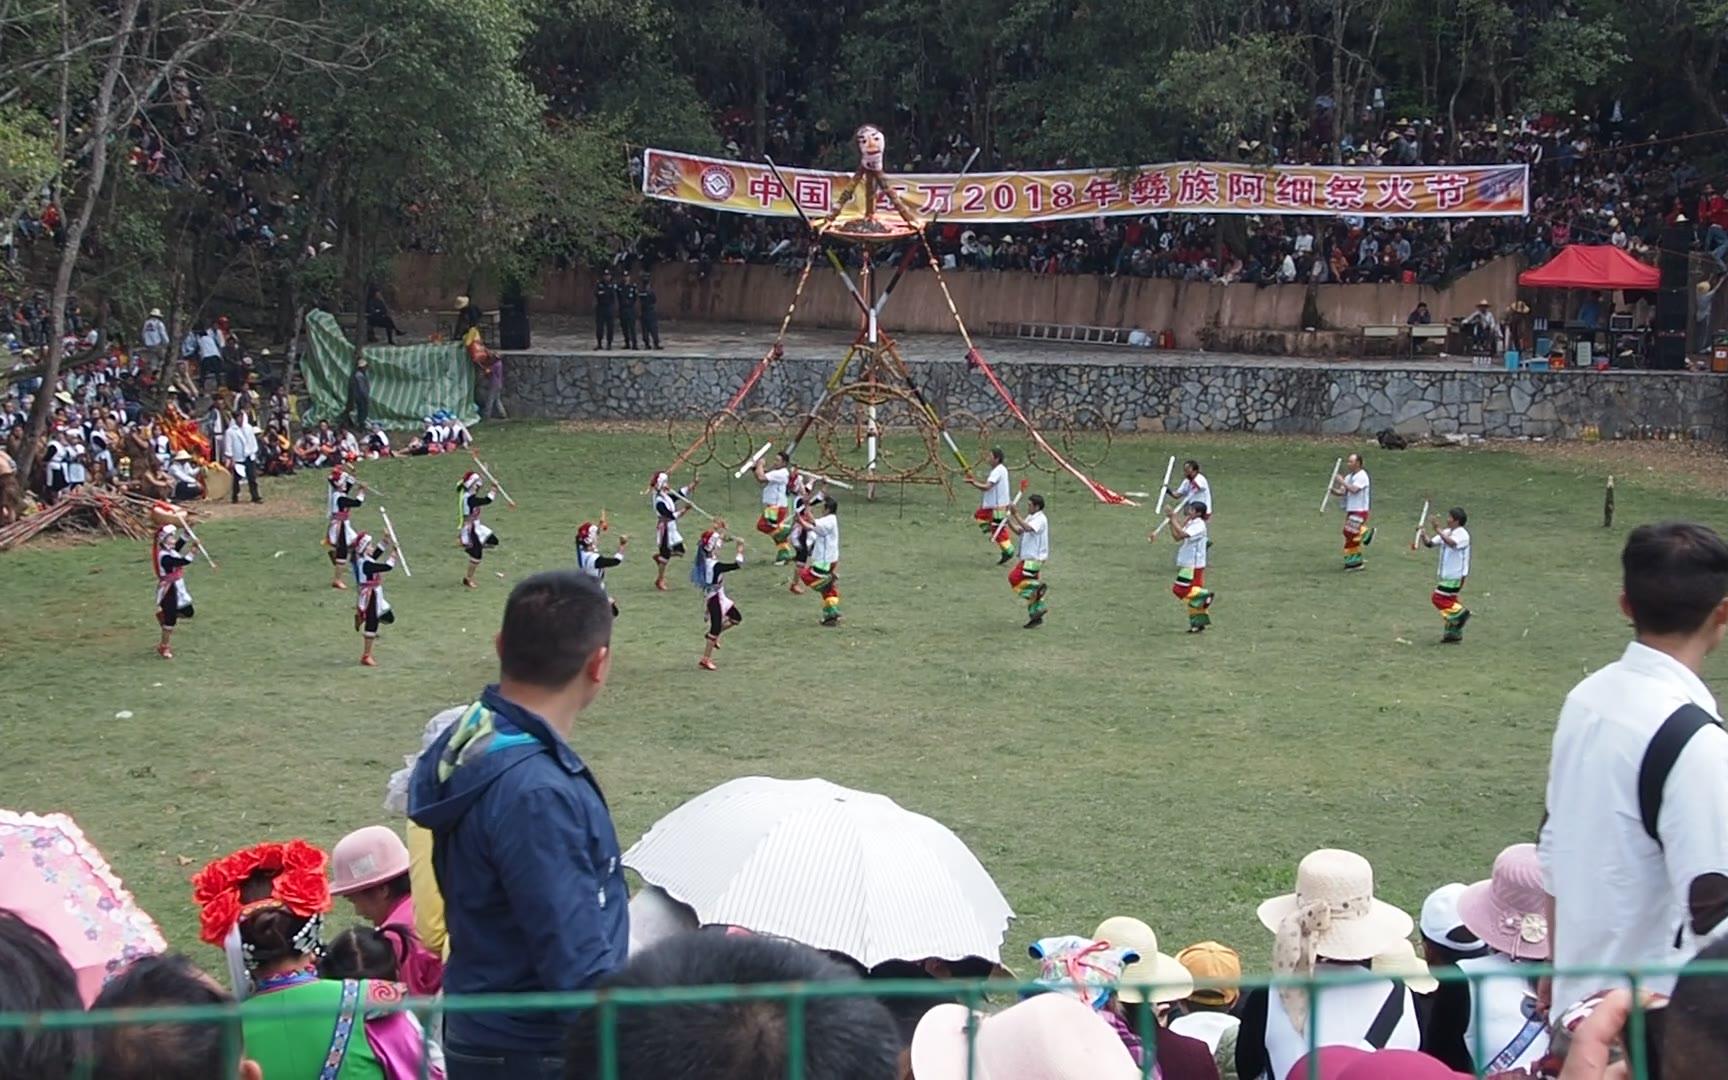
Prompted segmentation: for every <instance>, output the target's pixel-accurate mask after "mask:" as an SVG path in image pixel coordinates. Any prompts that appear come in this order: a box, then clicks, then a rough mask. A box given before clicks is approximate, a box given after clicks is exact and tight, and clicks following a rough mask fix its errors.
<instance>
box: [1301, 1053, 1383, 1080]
mask: <svg viewBox="0 0 1728 1080" xmlns="http://www.w3.org/2000/svg"><path fill="white" fill-rule="evenodd" d="M1369 1053H1370V1052H1369V1051H1367V1050H1362V1049H1359V1048H1357V1047H1354V1046H1322V1047H1320V1048H1319V1049H1317V1050H1315V1051H1314V1052H1313V1053H1312V1054H1305V1055H1303V1056H1302V1058H1300V1059H1299V1060H1298V1061H1297V1062H1296V1064H1294V1065H1292V1066H1291V1067H1290V1071H1289V1072H1287V1073H1285V1074H1284V1080H1338V1078H1339V1077H1341V1076H1343V1075H1344V1070H1345V1069H1348V1068H1349V1067H1350V1066H1352V1065H1354V1064H1356V1063H1357V1062H1358V1061H1361V1060H1362V1059H1364V1058H1366V1057H1368V1056H1369Z"/></svg>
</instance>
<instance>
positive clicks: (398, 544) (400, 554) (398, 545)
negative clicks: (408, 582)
mask: <svg viewBox="0 0 1728 1080" xmlns="http://www.w3.org/2000/svg"><path fill="white" fill-rule="evenodd" d="M378 514H379V516H381V517H382V518H383V519H384V531H385V532H387V533H389V534H390V546H391V547H393V548H395V549H396V557H397V558H398V559H401V560H402V576H403V577H413V576H414V571H412V570H410V569H408V554H407V553H406V552H404V551H403V550H402V541H400V540H398V539H396V526H394V525H392V524H390V511H388V510H386V509H384V508H383V507H382V506H380V507H379V508H378Z"/></svg>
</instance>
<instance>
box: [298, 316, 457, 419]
mask: <svg viewBox="0 0 1728 1080" xmlns="http://www.w3.org/2000/svg"><path fill="white" fill-rule="evenodd" d="M306 340H307V348H306V354H305V356H303V357H302V358H301V362H300V366H301V370H303V371H304V372H305V374H306V390H307V393H308V394H309V395H310V396H311V398H312V401H311V404H310V405H309V406H308V407H307V409H306V416H305V419H306V420H307V421H308V422H310V423H314V424H315V423H317V422H318V421H320V420H328V421H330V422H331V423H336V422H337V421H339V420H341V419H342V416H343V414H344V413H346V412H347V411H348V379H349V376H351V375H353V373H354V345H353V343H352V342H350V341H349V340H348V338H347V336H346V335H345V334H343V333H342V327H341V326H340V325H338V324H337V322H336V317H335V316H333V315H331V314H330V313H329V312H327V311H312V312H310V313H308V314H307V316H306ZM366 374H367V376H368V378H369V379H370V381H371V384H372V405H371V410H370V416H371V419H373V420H376V421H378V422H379V423H381V424H383V425H384V426H385V427H387V428H419V427H420V426H421V422H422V421H423V420H425V418H426V417H428V416H430V415H432V413H433V412H434V411H436V410H438V409H448V410H449V411H450V412H451V413H453V414H455V416H456V418H457V419H459V420H461V421H462V422H463V423H464V424H468V425H470V426H472V425H474V424H477V423H479V422H480V410H479V409H478V408H477V407H476V406H475V404H474V381H475V377H476V376H477V375H478V374H479V371H478V369H477V368H475V366H474V365H473V363H472V362H470V361H469V359H468V354H467V353H466V352H464V351H463V349H462V346H461V345H458V344H454V343H449V344H440V345H368V346H366Z"/></svg>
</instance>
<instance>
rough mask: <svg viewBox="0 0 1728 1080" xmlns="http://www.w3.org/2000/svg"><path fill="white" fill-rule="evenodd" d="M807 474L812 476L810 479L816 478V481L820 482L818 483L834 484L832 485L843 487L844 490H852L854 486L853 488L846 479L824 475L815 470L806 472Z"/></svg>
mask: <svg viewBox="0 0 1728 1080" xmlns="http://www.w3.org/2000/svg"><path fill="white" fill-rule="evenodd" d="M806 475H808V476H809V477H810V479H812V480H815V481H816V482H818V483H822V484H832V485H834V486H835V487H837V488H839V489H841V490H842V491H851V490H853V488H852V485H851V484H848V483H847V482H846V481H844V480H836V479H834V478H833V477H832V476H823V475H822V474H821V473H814V472H813V473H808V474H806Z"/></svg>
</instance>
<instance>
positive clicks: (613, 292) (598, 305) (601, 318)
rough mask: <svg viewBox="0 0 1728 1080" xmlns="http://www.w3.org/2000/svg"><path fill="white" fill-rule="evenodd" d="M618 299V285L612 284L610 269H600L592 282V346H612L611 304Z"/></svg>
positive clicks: (605, 347)
mask: <svg viewBox="0 0 1728 1080" xmlns="http://www.w3.org/2000/svg"><path fill="white" fill-rule="evenodd" d="M617 299H618V286H616V285H614V284H612V270H611V268H607V269H605V270H602V271H600V280H599V281H596V282H595V283H594V347H595V348H596V349H610V348H611V347H612V305H613V303H614V302H615V301H616V300H617Z"/></svg>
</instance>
